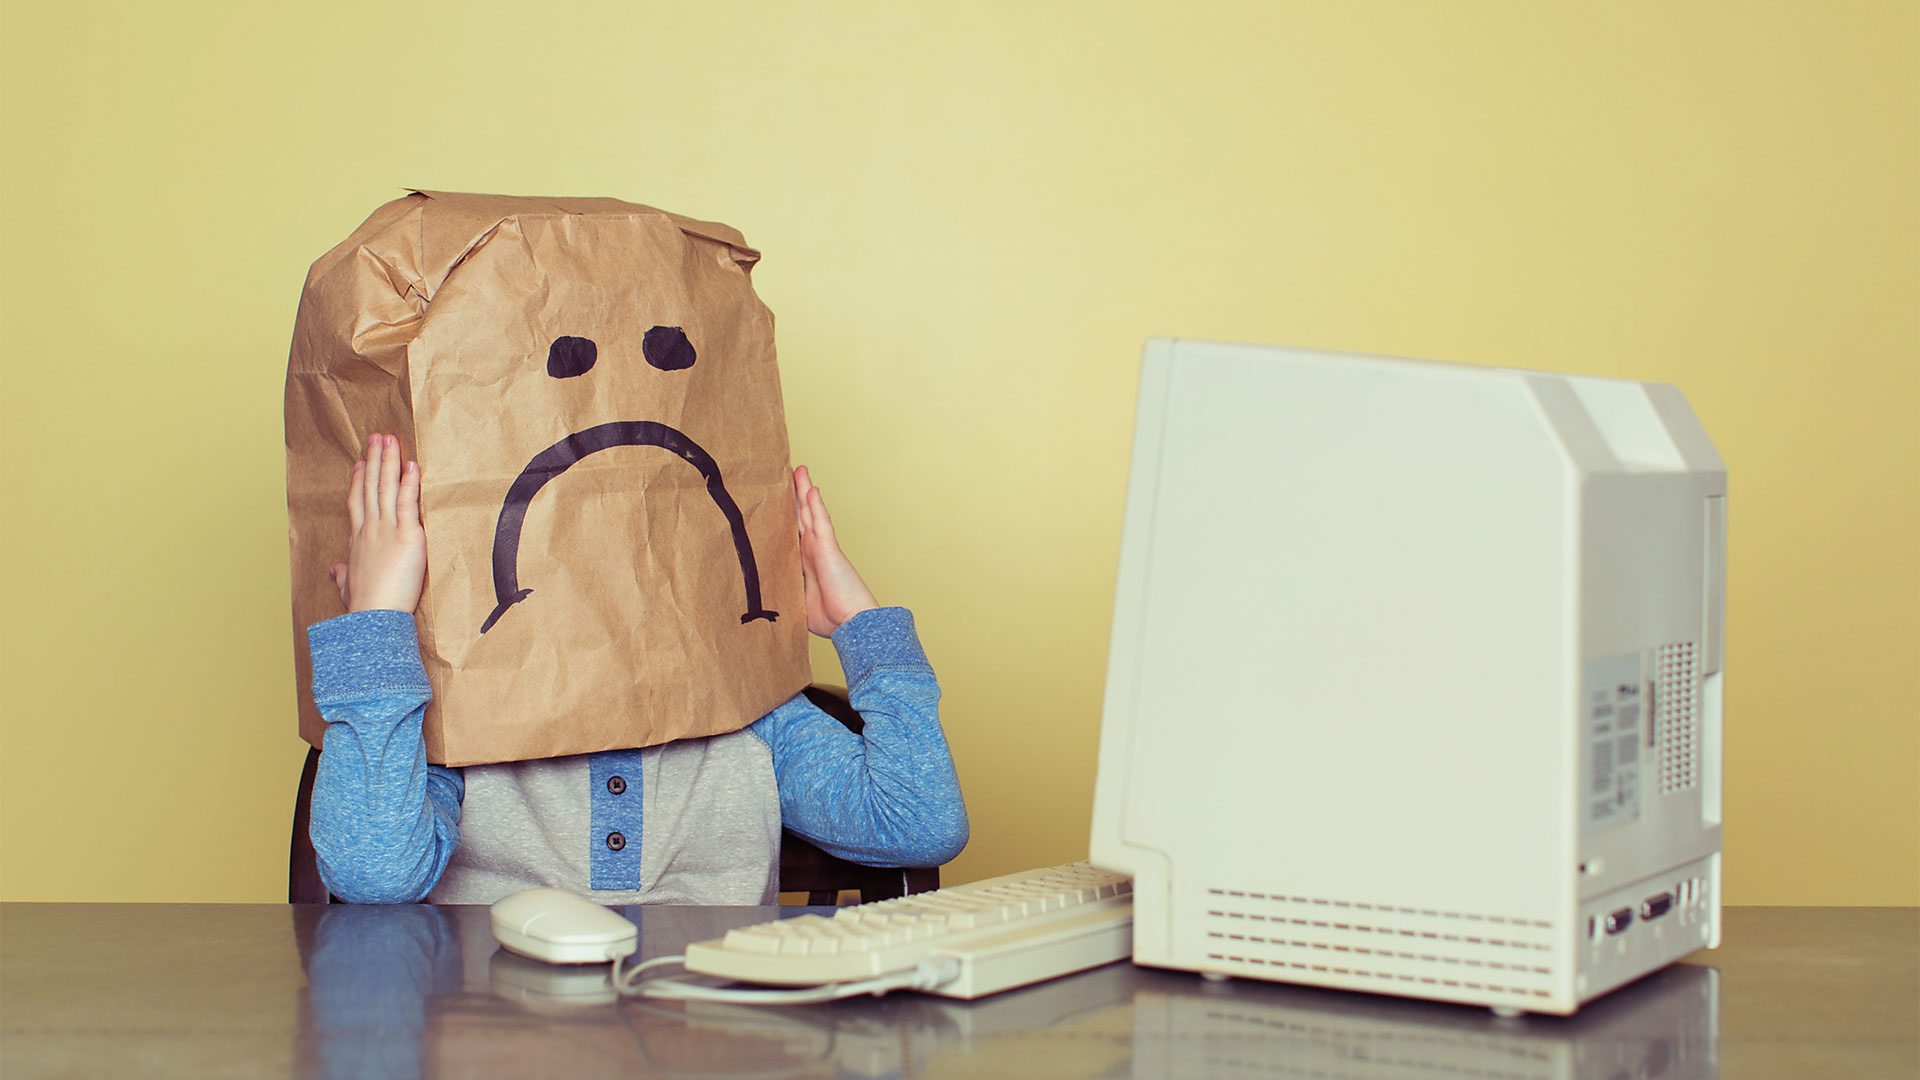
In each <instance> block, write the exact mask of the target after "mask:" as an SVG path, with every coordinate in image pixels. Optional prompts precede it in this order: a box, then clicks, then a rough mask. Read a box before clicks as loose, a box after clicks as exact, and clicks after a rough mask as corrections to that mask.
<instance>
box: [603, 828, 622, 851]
mask: <svg viewBox="0 0 1920 1080" xmlns="http://www.w3.org/2000/svg"><path fill="white" fill-rule="evenodd" d="M607 846H608V847H610V848H612V849H613V850H615V851H619V850H620V849H621V848H623V847H626V846H627V838H626V837H625V836H623V835H621V834H620V833H617V832H610V833H608V834H607Z"/></svg>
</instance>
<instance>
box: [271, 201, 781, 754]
mask: <svg viewBox="0 0 1920 1080" xmlns="http://www.w3.org/2000/svg"><path fill="white" fill-rule="evenodd" d="M758 259H759V253H758V252H756V251H754V250H753V249H752V248H750V247H748V246H747V245H746V242H745V240H744V239H743V238H742V237H741V236H740V234H739V233H737V232H735V231H734V230H733V229H731V228H728V227H727V226H724V225H718V224H712V223H707V222H700V221H693V220H690V219H687V218H682V217H679V216H676V215H673V214H668V213H665V212H663V211H659V210H655V209H652V208H650V207H646V206H639V205H635V204H632V203H625V202H620V201H618V200H614V199H546V198H516V197H503V196H491V195H458V194H448V193H443V192H424V191H416V192H413V193H411V194H409V195H407V196H406V197H404V198H401V199H397V200H395V201H393V202H390V203H387V204H386V205H384V206H382V207H380V208H379V209H377V210H375V211H374V213H373V215H372V216H371V217H369V218H368V219H367V220H366V222H365V223H364V224H362V225H361V226H360V227H359V228H358V229H356V230H355V231H354V233H353V234H352V235H351V236H349V237H347V239H346V240H344V241H342V242H341V243H340V244H339V245H338V246H336V247H335V248H333V250H331V251H329V252H327V253H326V254H325V255H323V256H321V257H320V259H319V260H318V261H317V262H315V263H314V264H313V268H312V270H311V271H310V272H309V273H308V275H307V281H306V286H305V288H304V290H303V291H302V293H301V297H300V307H299V312H298V315H297V316H296V319H295V323H294V332H293V345H292V350H291V355H290V357H289V361H288V367H287V386H286V426H287V506H288V518H289V534H290V539H291V546H292V574H293V627H294V657H295V665H296V668H297V672H298V695H299V707H300V734H301V736H302V737H303V738H305V739H306V740H307V741H308V742H310V743H312V744H314V745H315V746H318V745H320V744H321V738H322V735H323V733H324V730H325V727H326V724H325V721H324V720H323V719H322V718H321V717H320V715H319V713H318V711H317V710H316V708H315V707H314V704H313V694H312V678H313V673H312V670H311V665H310V661H309V657H308V654H307V648H306V638H305V627H306V626H308V625H310V624H312V623H315V622H319V621H321V620H323V619H327V618H331V617H333V616H336V615H339V614H341V613H342V610H343V609H342V606H341V603H340V597H339V594H338V593H337V592H336V591H335V589H334V587H333V585H332V583H331V582H330V581H328V579H327V567H328V566H330V565H331V564H333V563H335V562H339V561H343V560H344V559H345V558H346V555H347V541H348V525H347V514H346V510H345V501H346V490H347V483H348V479H349V473H350V470H351V467H352V464H353V462H354V460H355V459H356V458H357V457H359V456H361V455H362V454H363V453H364V448H365V446H366V442H367V437H368V435H369V434H370V433H372V432H375V431H385V432H390V433H394V434H397V435H398V436H399V437H400V439H401V441H402V443H403V446H404V447H405V449H406V450H407V451H408V453H410V454H411V455H412V456H414V457H417V458H418V460H419V461H420V464H421V469H422V480H423V484H422V490H421V518H422V522H423V524H424V526H425V529H426V534H427V549H428V576H427V584H426V592H425V595H424V596H423V597H422V599H421V602H420V607H419V609H418V611H417V613H416V614H417V622H418V626H419V633H420V646H421V653H422V656H423V659H424V660H425V664H426V669H427V675H428V678H429V680H430V681H431V683H432V686H433V702H432V704H431V705H429V707H428V709H427V714H426V726H425V736H426V747H427V757H428V759H429V760H430V761H433V762H435V763H437V764H443V765H450V766H458V765H475V764H485V763H489V762H500V761H522V760H528V759H533V758H548V757H559V756H564V755H571V754H582V753H590V752H593V751H599V750H611V749H628V748H635V747H644V746H653V745H657V744H659V743H664V742H670V741H673V740H675V739H685V738H696V737H701V736H706V735H714V734H719V733H722V732H726V731H732V730H736V729H738V728H741V727H744V726H745V725H747V724H749V723H751V722H753V721H754V720H755V719H757V718H759V717H760V716H762V715H764V714H765V713H767V712H768V711H769V710H771V709H772V708H774V707H775V706H776V705H778V704H779V703H780V702H782V701H784V700H786V699H787V698H788V697H790V696H791V695H793V694H794V693H796V692H798V691H799V690H800V689H802V688H803V687H804V686H806V685H807V683H808V681H809V679H810V673H809V668H808V659H807V646H806V614H805V610H804V606H803V596H802V584H801V579H800V556H799V550H798V541H797V538H796V530H795V520H794V509H793V497H792V488H791V480H790V477H789V464H788V448H787V434H786V421H785V415H784V412H783V410H782V406H781V398H780V379H779V372H778V370H777V368H776V365H775V359H774V345H773V316H772V313H771V312H769V311H768V310H767V308H766V306H765V305H764V304H762V303H761V302H760V300H759V298H758V297H757V296H755V294H754V292H753V288H752V284H751V282H750V280H749V273H750V271H751V269H752V267H753V265H754V263H755V262H756V261H757V260H758ZM562 338H565V339H570V340H568V341H561V340H560V339H562ZM583 342H590V343H591V344H590V345H588V344H583ZM483 628H484V629H483Z"/></svg>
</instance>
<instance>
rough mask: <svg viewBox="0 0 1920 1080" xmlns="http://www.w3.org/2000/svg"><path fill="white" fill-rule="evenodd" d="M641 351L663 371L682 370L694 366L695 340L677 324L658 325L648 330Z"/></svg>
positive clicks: (648, 360)
mask: <svg viewBox="0 0 1920 1080" xmlns="http://www.w3.org/2000/svg"><path fill="white" fill-rule="evenodd" d="M587 344H588V345H589V346H591V345H592V344H593V343H592V342H588V343H587ZM640 351H641V353H643V354H645V356H646V358H647V363H649V364H652V365H653V366H654V367H657V368H659V369H660V370H661V371H682V370H685V369H686V368H690V367H692V366H693V361H694V353H693V342H691V341H688V340H687V335H686V331H684V330H681V329H680V328H679V327H677V326H656V327H654V328H653V329H651V330H649V331H647V336H646V337H645V338H643V339H642V340H641V342H640ZM587 362H588V363H592V362H593V361H591V360H589V361H587Z"/></svg>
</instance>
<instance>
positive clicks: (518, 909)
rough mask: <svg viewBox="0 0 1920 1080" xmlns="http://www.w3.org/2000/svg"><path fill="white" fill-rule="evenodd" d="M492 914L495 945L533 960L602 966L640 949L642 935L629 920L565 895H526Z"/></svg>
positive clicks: (502, 904)
mask: <svg viewBox="0 0 1920 1080" xmlns="http://www.w3.org/2000/svg"><path fill="white" fill-rule="evenodd" d="M492 910H493V937H494V940H496V941H498V942H499V943H500V944H501V945H502V946H503V947H505V948H506V949H507V950H508V951H509V952H515V953H518V954H520V955H521V956H525V957H528V958H530V959H533V960H541V961H545V962H546V963H549V964H604V963H606V962H607V961H609V960H618V959H619V958H621V957H623V956H629V955H631V954H632V953H633V951H634V950H635V949H637V948H639V947H640V929H639V927H636V926H635V925H633V923H632V922H631V921H629V920H628V919H627V918H626V917H625V916H623V915H621V914H619V913H618V912H616V911H613V910H611V909H609V908H606V907H602V906H601V905H599V904H596V903H594V902H593V901H591V900H589V899H587V898H586V897H584V896H581V895H579V894H577V893H570V892H568V891H566V890H565V889H545V888H542V889H526V890H523V891H521V892H517V893H514V894H513V895H512V896H507V897H503V898H501V899H500V900H498V901H496V902H495V903H494V905H493V909H492Z"/></svg>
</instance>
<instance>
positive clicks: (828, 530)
mask: <svg viewBox="0 0 1920 1080" xmlns="http://www.w3.org/2000/svg"><path fill="white" fill-rule="evenodd" d="M794 498H795V503H796V507H797V510H798V516H799V524H800V553H801V565H802V568H803V570H804V571H805V576H806V583H807V627H808V629H810V630H812V631H813V632H814V633H816V634H819V635H821V636H822V637H831V638H832V639H833V643H834V646H835V648H837V649H838V650H839V652H840V665H841V667H842V668H843V669H844V670H845V671H846V674H847V690H848V694H849V696H850V697H851V699H852V702H853V707H854V708H855V709H856V710H857V711H858V712H859V713H860V716H861V719H862V720H864V721H865V725H864V729H863V730H862V732H861V733H860V734H858V735H856V734H854V733H853V732H851V731H848V730H847V729H846V728H845V727H844V726H842V725H841V724H840V722H839V721H837V720H835V719H833V718H832V717H830V716H828V715H827V714H826V713H823V712H821V711H820V710H819V709H817V708H815V707H814V705H813V703H811V702H809V701H808V700H807V699H806V698H804V697H798V696H796V697H795V698H793V699H792V700H791V701H788V702H787V703H786V704H785V705H782V706H780V707H779V708H777V709H775V710H774V711H773V712H771V713H768V714H767V715H766V716H764V717H762V718H760V719H759V720H758V721H756V722H755V723H754V725H753V727H752V728H751V730H752V731H753V732H754V733H755V734H756V735H759V736H760V738H761V739H762V740H764V741H765V742H766V744H767V746H768V748H769V749H771V750H772V752H773V771H774V776H775V777H776V779H777V781H778V784H779V788H780V816H781V822H782V824H784V825H785V826H786V827H787V828H789V829H792V830H793V831H794V832H796V833H799V834H800V835H801V836H804V837H806V838H807V839H808V840H811V841H813V842H814V843H816V844H818V845H820V846H821V847H822V848H824V849H825V850H826V851H828V852H830V853H832V854H834V855H838V856H839V857H841V858H843V859H847V860H849V861H852V862H858V863H866V864H868V865H873V866H938V865H940V864H941V863H944V862H947V861H948V860H950V859H952V858H953V857H954V856H955V855H957V854H959V853H960V849H961V848H963V847H965V846H966V844H967V808H966V804H965V803H964V802H963V801H962V800H961V797H960V782H959V780H958V778H957V777H956V776H955V775H954V771H953V758H952V756H951V755H950V754H949V752H948V750H947V740H946V736H945V734H944V733H942V731H941V730H940V710H939V703H940V684H939V683H938V682H936V681H935V679H934V676H933V668H932V666H931V665H929V664H928V663H927V657H926V653H925V652H924V651H922V650H921V648H920V640H919V638H918V637H917V636H916V635H915V633H914V628H913V616H912V615H911V614H909V613H908V612H907V611H906V609H905V608H882V607H879V606H878V605H877V602H876V601H875V600H874V598H873V593H872V592H871V591H870V590H868V588H867V586H866V583H865V582H864V581H862V580H861V579H860V575H859V573H858V572H856V571H855V570H854V568H853V564H852V563H851V562H849V561H848V559H847V557H846V555H845V554H844V553H842V552H841V550H840V545H839V541H838V540H837V539H836V538H835V536H834V532H833V519H832V518H830V517H828V516H827V507H826V502H825V501H824V500H823V499H822V498H821V496H820V491H819V489H818V488H816V487H814V486H813V482H812V478H811V477H810V476H808V474H807V470H806V469H805V468H804V467H803V468H800V469H796V470H795V471H794Z"/></svg>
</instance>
